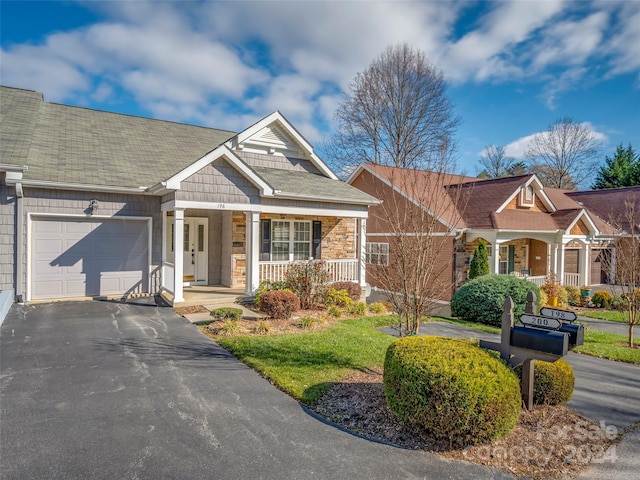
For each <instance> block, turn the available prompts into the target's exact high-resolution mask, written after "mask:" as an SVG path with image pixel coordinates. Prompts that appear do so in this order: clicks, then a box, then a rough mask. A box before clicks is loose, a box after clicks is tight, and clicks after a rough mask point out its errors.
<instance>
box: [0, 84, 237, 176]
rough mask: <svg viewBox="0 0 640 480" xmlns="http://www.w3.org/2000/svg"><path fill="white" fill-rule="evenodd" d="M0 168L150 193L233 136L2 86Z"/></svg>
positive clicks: (221, 131) (0, 96) (0, 89)
mask: <svg viewBox="0 0 640 480" xmlns="http://www.w3.org/2000/svg"><path fill="white" fill-rule="evenodd" d="M0 104H1V105H2V110H1V116H0V134H1V137H0V140H1V141H0V143H1V145H2V147H1V150H0V155H1V156H0V163H12V164H19V165H23V164H26V165H27V166H28V170H27V172H25V174H24V178H25V179H30V180H47V181H54V182H65V183H84V184H91V185H112V186H119V187H140V186H147V187H149V186H152V185H154V184H156V183H158V182H160V181H162V180H165V179H167V178H169V177H170V176H172V175H174V174H175V173H177V172H179V171H180V170H182V169H184V168H186V167H187V166H188V165H190V164H192V163H193V162H195V161H196V160H198V159H199V158H201V157H202V156H204V155H205V154H206V153H208V152H209V151H211V150H213V149H214V148H216V147H217V146H219V145H221V144H222V143H224V142H225V141H227V140H228V139H229V138H231V137H233V136H234V135H235V133H234V132H230V131H225V130H216V129H212V128H204V127H197V126H193V125H184V124H180V123H174V122H167V121H162V120H154V119H149V118H142V117H135V116H130V115H122V114H117V113H110V112H104V111H98V110H91V109H88V108H79V107H71V106H67V105H60V104H56V103H48V102H43V100H42V95H41V94H39V93H37V92H31V91H27V90H20V89H16V88H9V87H0Z"/></svg>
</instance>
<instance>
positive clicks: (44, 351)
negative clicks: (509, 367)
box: [0, 302, 507, 480]
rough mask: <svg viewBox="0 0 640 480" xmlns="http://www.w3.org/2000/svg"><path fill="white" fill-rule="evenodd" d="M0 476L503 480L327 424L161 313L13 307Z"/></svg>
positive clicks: (107, 307) (5, 331)
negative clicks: (474, 479) (379, 442)
mask: <svg viewBox="0 0 640 480" xmlns="http://www.w3.org/2000/svg"><path fill="white" fill-rule="evenodd" d="M0 348H1V350H0V367H1V370H0V401H1V413H0V423H1V425H2V428H1V431H0V459H1V460H0V461H1V465H0V467H1V471H2V478H3V479H7V480H8V479H24V478H48V479H54V478H65V479H81V478H82V479H85V478H92V479H101V478H105V479H107V478H108V479H113V478H122V479H146V478H149V479H172V478H181V479H183V478H189V479H199V478H210V479H236V478H237V479H254V478H261V479H283V478H287V479H296V478H300V479H309V478H319V479H329V478H330V479H346V478H349V479H358V478H367V479H374V478H380V479H391V478H507V477H506V476H505V475H503V474H501V473H499V472H497V471H494V470H489V469H485V468H481V467H477V466H475V465H471V464H465V463H459V462H450V461H446V460H441V459H439V458H438V457H436V456H434V455H431V454H428V453H423V452H415V451H408V450H402V449H399V448H394V447H391V446H388V445H382V444H377V443H374V442H370V441H367V440H364V439H361V438H358V437H356V436H353V435H350V434H348V433H346V432H343V431H341V430H339V429H337V428H335V427H333V426H330V425H327V424H324V423H322V422H320V421H319V420H317V419H316V418H314V417H312V416H310V415H309V414H307V413H306V412H305V411H304V410H303V409H302V408H301V407H300V405H299V404H298V403H297V402H295V401H294V400H292V399H291V398H289V397H288V396H287V395H285V394H283V393H282V392H280V391H279V390H277V389H275V388H274V387H273V386H272V385H271V384H269V382H267V381H266V380H264V379H262V378H261V377H259V376H258V375H256V374H255V373H254V372H253V371H252V370H250V369H249V368H248V367H246V366H244V365H243V364H242V363H240V362H238V361H237V360H235V359H234V358H233V357H232V356H230V355H229V354H227V353H226V352H225V351H224V350H223V349H221V348H220V347H219V346H218V345H217V344H215V343H214V342H212V341H210V340H209V339H207V338H206V337H204V336H202V335H201V334H200V333H199V332H198V331H197V330H196V328H195V327H194V326H193V325H191V324H190V323H189V322H187V321H186V320H184V319H182V318H180V317H178V316H176V315H175V314H174V313H173V311H172V310H171V309H168V308H158V307H155V306H138V305H123V304H117V303H107V302H69V303H55V304H42V305H36V306H28V307H25V306H14V307H13V308H12V310H11V312H10V313H9V315H8V317H7V319H6V320H5V322H4V324H3V325H2V327H1V330H0Z"/></svg>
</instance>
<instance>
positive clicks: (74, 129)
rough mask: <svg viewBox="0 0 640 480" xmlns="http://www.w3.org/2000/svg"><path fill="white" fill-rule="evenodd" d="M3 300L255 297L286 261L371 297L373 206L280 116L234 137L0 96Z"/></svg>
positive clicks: (22, 93)
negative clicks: (210, 289)
mask: <svg viewBox="0 0 640 480" xmlns="http://www.w3.org/2000/svg"><path fill="white" fill-rule="evenodd" d="M0 104H1V116H0V213H1V221H0V228H1V229H2V230H1V232H0V233H1V234H2V239H1V242H0V248H1V250H0V290H5V291H6V290H8V289H13V290H15V296H16V298H17V299H18V300H24V301H30V300H36V299H50V298H56V299H57V298H65V297H67V298H68V297H84V296H104V295H129V294H133V293H146V292H150V293H156V292H162V293H164V294H165V295H166V296H167V297H168V298H169V299H170V300H171V301H172V302H173V303H180V302H182V301H184V289H185V288H188V287H190V286H193V285H223V286H227V287H233V288H242V289H244V290H245V291H246V292H253V291H255V289H256V288H257V287H258V285H259V283H260V282H261V281H263V280H280V279H282V278H283V275H284V273H285V271H286V270H287V265H289V263H290V262H291V261H294V260H307V259H310V258H316V259H322V260H325V261H326V262H327V266H328V268H329V270H330V271H331V273H332V275H333V279H334V280H336V281H337V280H344V281H354V282H358V283H359V284H360V285H361V286H364V285H365V272H364V262H360V261H359V259H360V258H362V257H363V252H364V242H363V238H364V234H365V228H366V227H365V225H366V218H367V210H368V207H369V205H373V204H376V203H377V201H376V200H375V199H374V198H372V197H371V196H369V195H367V194H366V193H363V192H361V191H360V190H358V189H356V188H353V187H351V186H349V185H348V184H346V183H344V182H342V181H340V180H338V178H337V177H336V175H335V174H334V173H333V172H332V171H331V170H330V169H329V168H328V167H327V166H326V165H325V163H324V162H323V161H322V160H321V159H320V158H318V156H317V155H316V154H315V153H314V151H313V148H312V147H311V145H310V144H309V143H308V142H307V141H306V140H305V139H304V138H303V137H302V136H301V135H300V134H299V133H298V131H297V130H296V129H295V128H294V127H293V126H292V125H291V124H290V123H289V122H288V121H287V120H286V119H285V118H284V117H283V115H281V114H280V113H279V112H275V113H273V114H271V115H269V116H268V117H266V118H264V119H262V120H260V121H259V122H258V123H256V124H254V125H252V126H250V127H248V128H247V129H246V130H244V131H242V132H240V133H236V132H230V131H224V130H215V129H211V128H203V127H196V126H191V125H184V124H179V123H174V122H167V121H161V120H153V119H149V118H141V117H134V116H129V115H121V114H116V113H109V112H104V111H97V110H91V109H87V108H78V107H72V106H67V105H61V104H55V103H49V102H44V101H43V96H42V94H41V93H38V92H34V91H27V90H20V89H15V88H9V87H0Z"/></svg>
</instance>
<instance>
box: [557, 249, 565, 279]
mask: <svg viewBox="0 0 640 480" xmlns="http://www.w3.org/2000/svg"><path fill="white" fill-rule="evenodd" d="M564 247H565V244H564V243H561V244H560V249H559V250H560V251H559V253H560V255H559V257H558V270H556V274H557V275H558V281H559V282H560V285H564Z"/></svg>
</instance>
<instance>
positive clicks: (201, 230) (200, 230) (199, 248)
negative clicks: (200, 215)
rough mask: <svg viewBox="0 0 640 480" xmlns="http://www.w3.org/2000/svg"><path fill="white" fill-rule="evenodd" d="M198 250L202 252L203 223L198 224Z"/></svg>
mask: <svg viewBox="0 0 640 480" xmlns="http://www.w3.org/2000/svg"><path fill="white" fill-rule="evenodd" d="M198 251H199V252H204V225H203V224H199V225H198Z"/></svg>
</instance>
